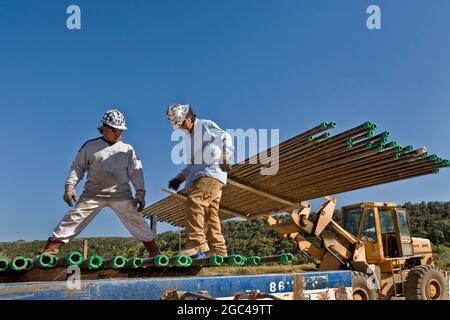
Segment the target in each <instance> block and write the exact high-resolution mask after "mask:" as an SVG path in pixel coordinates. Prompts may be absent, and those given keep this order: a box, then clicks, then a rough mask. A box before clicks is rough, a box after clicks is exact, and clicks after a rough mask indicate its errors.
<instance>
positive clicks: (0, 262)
mask: <svg viewBox="0 0 450 320" xmlns="http://www.w3.org/2000/svg"><path fill="white" fill-rule="evenodd" d="M9 263H10V261H9V260H8V259H0V272H3V271H6V270H8V266H9Z"/></svg>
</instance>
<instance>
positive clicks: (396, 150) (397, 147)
mask: <svg viewBox="0 0 450 320" xmlns="http://www.w3.org/2000/svg"><path fill="white" fill-rule="evenodd" d="M402 150H403V148H402V147H400V146H396V147H395V148H394V151H395V152H401V151H402Z"/></svg>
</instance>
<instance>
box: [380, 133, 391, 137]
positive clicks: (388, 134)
mask: <svg viewBox="0 0 450 320" xmlns="http://www.w3.org/2000/svg"><path fill="white" fill-rule="evenodd" d="M382 135H383V137H384V138H388V137H389V136H390V135H391V133H390V132H389V131H384V132H383V133H382Z"/></svg>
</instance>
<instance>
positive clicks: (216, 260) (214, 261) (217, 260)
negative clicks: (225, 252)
mask: <svg viewBox="0 0 450 320" xmlns="http://www.w3.org/2000/svg"><path fill="white" fill-rule="evenodd" d="M208 261H209V263H210V264H211V265H213V266H216V267H220V266H221V265H222V264H223V262H224V261H225V259H224V258H223V257H222V256H211V257H209V259H208Z"/></svg>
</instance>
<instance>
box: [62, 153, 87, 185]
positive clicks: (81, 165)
mask: <svg viewBox="0 0 450 320" xmlns="http://www.w3.org/2000/svg"><path fill="white" fill-rule="evenodd" d="M87 170H88V156H87V146H86V145H84V146H83V147H82V148H81V149H80V150H79V151H78V153H77V155H76V156H75V159H74V160H73V162H72V166H71V167H70V170H69V174H68V175H67V179H66V183H65V190H66V191H67V190H68V189H70V188H72V189H75V187H76V186H77V184H78V182H80V181H81V180H82V179H83V177H84V173H85V172H86V171H87Z"/></svg>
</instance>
